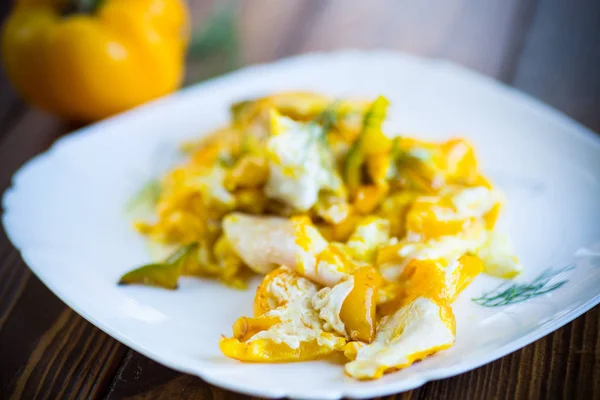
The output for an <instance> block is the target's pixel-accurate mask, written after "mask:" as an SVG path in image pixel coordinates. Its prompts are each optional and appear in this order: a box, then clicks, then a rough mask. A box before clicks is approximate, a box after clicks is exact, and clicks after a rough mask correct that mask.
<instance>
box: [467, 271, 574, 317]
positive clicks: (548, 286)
mask: <svg viewBox="0 0 600 400" xmlns="http://www.w3.org/2000/svg"><path fill="white" fill-rule="evenodd" d="M573 268H575V266H574V265H572V264H571V265H568V266H566V267H564V268H561V269H558V270H553V269H551V268H549V269H547V270H545V271H544V272H542V273H541V274H540V275H539V276H538V277H537V278H535V279H534V280H533V281H532V282H530V283H513V284H510V285H509V284H508V283H503V284H502V285H500V286H498V287H497V288H496V289H494V290H492V291H490V292H488V293H485V294H484V295H483V296H481V297H476V298H473V299H471V300H472V301H473V302H474V303H476V304H479V305H480V306H484V307H502V306H507V305H510V304H515V303H521V302H523V301H525V300H529V299H531V298H533V297H537V296H541V295H543V294H546V293H549V292H552V291H553V290H556V289H558V288H560V287H562V286H563V285H564V284H565V283H567V279H563V280H558V281H557V277H558V276H559V275H561V274H563V273H564V272H567V271H570V270H572V269H573Z"/></svg>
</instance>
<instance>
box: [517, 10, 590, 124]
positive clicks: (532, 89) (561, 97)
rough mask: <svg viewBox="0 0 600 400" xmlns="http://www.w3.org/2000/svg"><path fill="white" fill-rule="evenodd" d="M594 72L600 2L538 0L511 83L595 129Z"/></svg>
mask: <svg viewBox="0 0 600 400" xmlns="http://www.w3.org/2000/svg"><path fill="white" fill-rule="evenodd" d="M598 71H600V2H599V1H593V0H592V1H588V0H573V1H568V2H565V1H561V0H543V1H540V3H539V5H538V10H537V12H536V14H535V17H534V19H533V23H532V26H531V29H530V30H529V32H528V35H527V40H526V43H525V45H524V47H523V51H522V55H521V57H520V59H519V63H518V67H517V71H516V73H515V78H514V81H513V82H512V83H513V85H514V86H516V87H517V88H519V89H521V90H523V91H525V92H527V93H529V94H531V95H533V96H534V97H537V98H539V99H540V100H542V101H544V102H546V103H548V104H550V105H552V106H554V107H556V108H558V109H559V110H561V111H563V112H565V113H567V114H568V115H570V116H572V117H573V118H575V119H576V120H578V121H580V122H582V123H583V124H585V125H587V126H588V127H590V128H592V129H593V130H595V131H596V132H600V114H599V112H598V110H599V105H600V73H598Z"/></svg>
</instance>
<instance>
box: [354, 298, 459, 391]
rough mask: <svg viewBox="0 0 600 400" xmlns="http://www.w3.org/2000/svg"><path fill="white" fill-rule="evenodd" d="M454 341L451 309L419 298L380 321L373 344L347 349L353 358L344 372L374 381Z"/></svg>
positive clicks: (357, 377)
mask: <svg viewBox="0 0 600 400" xmlns="http://www.w3.org/2000/svg"><path fill="white" fill-rule="evenodd" d="M454 339H455V322H454V314H453V313H452V309H451V308H450V307H449V306H448V305H445V304H442V303H436V302H435V301H433V300H431V299H428V298H425V297H420V298H418V299H415V300H414V301H413V302H411V303H410V304H408V305H406V306H404V307H402V308H401V309H399V310H398V311H396V312H395V313H394V314H393V315H391V316H390V317H387V318H385V319H383V320H382V321H381V323H380V325H379V328H378V330H377V335H376V336H375V340H374V341H373V343H371V344H369V345H366V346H363V347H359V348H358V349H350V350H356V358H355V359H354V361H351V362H349V363H347V364H346V366H345V372H346V373H347V374H348V375H349V376H351V377H353V378H356V379H377V378H380V377H381V376H382V375H383V374H384V373H386V372H388V371H392V370H397V369H402V368H406V367H408V366H410V365H411V364H413V363H414V362H415V361H418V360H422V359H423V358H425V357H427V356H429V355H431V354H434V353H436V352H438V351H440V350H443V349H446V348H448V347H450V346H452V344H454ZM349 354H350V355H352V351H349Z"/></svg>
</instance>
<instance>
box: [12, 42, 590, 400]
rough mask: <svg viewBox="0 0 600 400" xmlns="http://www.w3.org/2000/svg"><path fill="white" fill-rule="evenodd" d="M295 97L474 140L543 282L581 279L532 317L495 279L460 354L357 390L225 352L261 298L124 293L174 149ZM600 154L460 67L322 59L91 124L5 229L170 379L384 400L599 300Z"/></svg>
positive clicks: (462, 330) (465, 298) (242, 77)
mask: <svg viewBox="0 0 600 400" xmlns="http://www.w3.org/2000/svg"><path fill="white" fill-rule="evenodd" d="M284 89H302V90H315V91H319V92H326V93H330V94H332V95H340V96H343V95H351V94H352V95H357V94H358V95H373V96H375V95H377V94H380V93H382V94H385V95H386V96H388V97H389V98H390V100H391V102H392V108H391V111H390V121H389V123H388V127H387V128H388V131H399V132H407V133H410V134H413V135H417V136H420V137H423V138H434V139H436V138H447V137H449V136H451V135H455V134H461V135H464V136H465V137H467V138H468V139H470V140H472V141H473V142H474V144H475V146H476V148H477V151H478V155H479V158H480V159H481V162H482V164H483V169H484V171H485V172H486V173H488V174H489V175H490V176H491V177H492V178H493V179H494V180H495V181H496V182H497V184H498V185H499V186H500V187H501V188H503V189H504V190H505V192H506V194H507V196H508V199H509V207H508V211H507V213H506V216H505V218H504V220H503V223H504V224H505V226H506V228H507V229H509V231H510V232H511V233H512V235H513V239H514V241H515V242H516V247H517V250H518V253H519V254H520V256H521V258H522V260H523V262H524V264H525V266H526V271H525V273H524V274H523V276H522V277H521V278H519V279H520V280H522V281H531V280H532V279H533V278H535V277H536V276H538V275H539V274H540V273H541V272H542V271H544V270H545V269H547V268H548V267H555V268H562V267H565V266H567V265H569V264H571V263H574V264H575V268H574V269H572V270H570V271H567V272H565V273H563V274H562V275H561V276H560V277H558V278H557V279H561V280H564V279H567V280H568V282H567V283H566V284H565V285H564V286H562V287H561V288H559V289H557V290H555V291H553V292H551V293H549V294H547V295H543V296H540V297H536V298H533V299H530V300H528V301H526V302H523V303H520V304H514V305H510V306H506V307H496V308H486V307H482V306H480V305H477V304H475V303H473V302H472V301H471V298H473V297H477V296H479V295H481V294H482V293H484V292H486V291H488V290H490V289H492V288H494V287H495V286H496V285H498V284H499V282H500V281H499V280H496V279H493V278H489V277H485V276H480V277H478V278H477V280H476V282H475V283H474V284H473V285H471V286H470V287H469V288H468V289H467V291H466V292H464V293H463V294H462V295H461V297H460V298H459V300H458V301H457V302H456V303H455V305H454V309H455V313H456V317H457V326H458V332H457V340H456V345H455V346H454V347H452V348H451V349H449V350H447V351H444V352H441V353H439V354H437V355H435V356H433V357H430V358H428V359H426V360H425V361H423V362H421V363H418V364H416V365H414V366H412V367H410V368H407V369H405V370H403V371H400V372H397V373H393V374H389V375H387V376H385V377H384V378H383V379H381V380H379V381H375V382H357V381H353V380H351V379H349V378H347V377H345V376H344V374H343V368H342V367H341V366H340V365H336V364H335V363H333V362H331V361H318V362H307V363H295V364H277V365H258V364H242V363H239V362H237V361H233V360H229V359H227V358H225V357H223V356H222V355H221V353H220V352H219V349H218V345H217V344H218V340H219V337H220V335H221V334H230V333H231V324H232V322H233V321H234V320H235V319H236V318H237V317H238V316H241V315H249V314H250V312H251V299H252V297H253V294H254V292H253V290H248V291H246V292H238V291H234V290H230V289H228V288H226V287H223V286H220V285H219V284H216V283H213V282H210V281H202V280H198V279H192V278H189V279H184V280H183V282H182V285H181V287H180V289H179V290H178V291H176V292H170V291H165V290H159V289H152V288H146V287H119V286H117V285H116V284H115V283H116V282H117V280H118V278H119V276H120V275H121V274H122V273H123V272H124V271H127V270H129V269H130V268H132V267H134V266H137V265H140V264H142V263H144V262H146V261H148V259H149V256H148V254H147V252H146V250H145V249H146V248H145V244H144V241H143V240H142V238H140V237H139V236H137V235H136V234H135V233H134V232H133V231H132V229H131V228H130V226H129V222H128V220H127V219H126V218H125V216H124V204H125V203H126V201H127V199H128V197H129V196H131V194H132V193H134V192H135V191H136V189H137V188H139V186H140V185H141V184H142V183H143V182H145V181H146V180H147V179H149V178H151V177H153V176H155V175H157V174H159V173H160V172H161V171H162V170H164V169H165V168H166V167H167V166H168V165H169V163H170V162H171V158H170V155H172V154H173V153H172V152H173V149H174V148H175V146H176V145H177V143H178V142H180V141H181V140H182V139H184V138H190V137H194V136H197V135H198V134H201V133H202V132H206V131H207V130H209V129H212V128H215V127H217V126H219V125H220V124H223V123H225V122H226V121H227V116H228V114H227V110H228V108H227V107H228V105H229V104H230V103H231V102H232V101H234V100H239V99H242V98H246V97H251V96H257V95H261V94H266V93H269V92H272V91H279V90H284ZM599 180H600V141H599V140H598V138H597V137H595V136H594V134H593V133H592V132H590V131H588V130H587V129H585V128H584V127H582V126H581V125H579V124H577V123H576V122H573V121H572V120H570V119H568V118H566V117H565V116H563V115H561V114H559V113H558V112H556V111H554V110H552V109H551V108H549V107H547V106H544V105H542V104H540V103H538V102H536V101H534V100H532V99H530V98H528V97H527V96H525V95H523V94H521V93H519V92H517V91H515V90H513V89H510V88H508V87H506V86H503V85H502V84H500V83H497V82H495V81H493V80H491V79H488V78H485V77H482V76H479V75H477V74H474V73H472V72H469V71H466V70H464V69H462V68H460V67H457V66H454V65H451V64H448V63H446V62H440V61H433V60H424V59H419V58H415V57H412V56H407V55H402V54H398V53H392V52H355V51H346V52H339V53H330V54H308V55H303V56H299V57H294V58H290V59H287V60H284V61H279V62H276V63H273V64H269V65H260V66H255V67H249V68H245V69H242V70H240V71H238V72H236V73H233V74H230V75H227V76H225V77H222V78H219V79H216V80H213V81H210V82H208V83H204V84H201V85H197V86H194V87H191V88H188V89H185V90H183V91H181V92H179V93H177V94H175V95H173V96H171V97H167V98H164V99H162V100H160V101H157V102H154V103H151V104H148V105H146V106H144V107H141V108H139V109H137V110H134V111H132V112H129V113H126V114H123V115H120V116H117V117H116V118H113V119H110V120H107V121H105V122H102V123H99V124H96V125H92V126H90V127H87V128H85V129H82V130H80V131H79V132H76V133H74V134H72V135H68V136H66V137H64V138H62V139H60V140H58V141H57V142H56V144H55V145H54V146H53V147H52V148H51V149H50V150H49V151H48V152H46V153H44V154H42V155H40V156H38V157H36V158H35V159H33V160H32V161H30V162H29V163H27V165H26V166H25V167H23V168H22V169H21V170H20V171H19V172H18V173H17V174H16V175H15V177H14V181H13V186H12V188H11V189H10V190H9V191H8V192H7V193H6V195H5V197H4V203H3V204H4V209H5V211H4V216H3V222H4V225H5V227H6V231H7V232H8V235H9V237H10V239H11V240H12V242H13V243H14V244H15V246H16V247H18V248H19V249H20V250H21V253H22V255H23V258H24V259H25V262H26V263H27V264H28V265H29V266H30V267H31V269H32V270H33V271H34V272H35V273H36V274H37V275H38V276H39V277H40V279H41V280H42V281H43V282H44V283H45V284H46V285H48V287H49V288H50V289H51V290H52V291H53V292H54V293H56V295H57V296H58V297H60V298H61V299H62V300H63V301H65V302H66V303H67V304H68V305H69V306H70V307H72V308H73V309H74V310H75V311H77V312H78V313H79V314H81V315H82V316H83V317H85V318H86V319H88V320H89V321H90V322H92V323H93V324H94V325H96V326H98V327H99V328H100V329H102V330H103V331H105V332H107V333H108V334H110V335H111V336H113V337H115V338H117V339H118V340H120V341H121V342H123V343H125V344H126V345H128V346H130V347H131V348H133V349H135V350H137V351H139V352H140V353H142V354H144V355H146V356H148V357H150V358H153V359H154V360H156V361H158V362H160V363H162V364H165V365H167V366H169V367H171V368H174V369H177V370H180V371H184V372H188V373H191V374H196V375H198V376H200V377H202V378H203V379H205V380H206V381H208V382H210V383H213V384H215V385H219V386H222V387H225V388H228V389H231V390H236V391H239V392H244V393H248V394H252V395H257V396H265V397H281V396H289V397H293V398H320V399H325V398H327V399H337V398H340V397H343V396H348V397H372V396H381V395H386V394H390V393H395V392H400V391H403V390H408V389H412V388H415V387H417V386H419V385H422V384H423V383H425V382H427V381H429V380H432V379H440V378H445V377H448V376H452V375H456V374H459V373H461V372H464V371H467V370H470V369H473V368H476V367H478V366H480V365H482V364H485V363H487V362H490V361H492V360H494V359H496V358H498V357H501V356H503V355H505V354H507V353H509V352H511V351H514V350H516V349H518V348H520V347H522V346H525V345H526V344H528V343H531V342H532V341H534V340H536V339H538V338H540V337H541V336H543V335H546V334H548V333H549V332H551V331H553V330H554V329H557V328H558V327H560V326H561V325H564V324H565V323H567V322H569V321H571V320H572V319H573V318H575V317H577V316H578V315H580V314H582V313H583V312H585V311H586V310H588V309H590V308H591V307H593V306H594V305H596V304H597V303H598V302H599V301H600V295H599V293H600V259H599V258H598V253H599V251H600V248H599V247H598V246H597V245H596V243H598V241H599V240H600V207H599V201H600V183H599Z"/></svg>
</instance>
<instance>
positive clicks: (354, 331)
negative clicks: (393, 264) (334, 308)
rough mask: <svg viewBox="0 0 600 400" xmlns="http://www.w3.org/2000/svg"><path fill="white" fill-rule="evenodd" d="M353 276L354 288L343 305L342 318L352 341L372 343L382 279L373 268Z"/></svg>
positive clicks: (357, 272)
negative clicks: (377, 298) (378, 293)
mask: <svg viewBox="0 0 600 400" xmlns="http://www.w3.org/2000/svg"><path fill="white" fill-rule="evenodd" d="M352 276H353V278H354V286H353V288H352V291H351V292H350V293H349V294H348V296H347V297H346V299H345V300H344V303H343V304H342V309H341V311H340V318H341V320H342V322H344V327H345V329H346V333H347V334H348V337H350V339H352V340H360V341H363V342H366V343H370V342H371V341H372V340H373V338H374V337H375V326H376V323H377V320H376V316H375V312H376V309H377V300H376V297H377V292H378V290H379V288H380V286H381V284H382V279H381V276H380V275H379V273H378V272H377V271H376V270H375V269H374V268H373V267H363V268H359V269H358V270H357V271H356V272H354V273H353V274H352Z"/></svg>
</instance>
